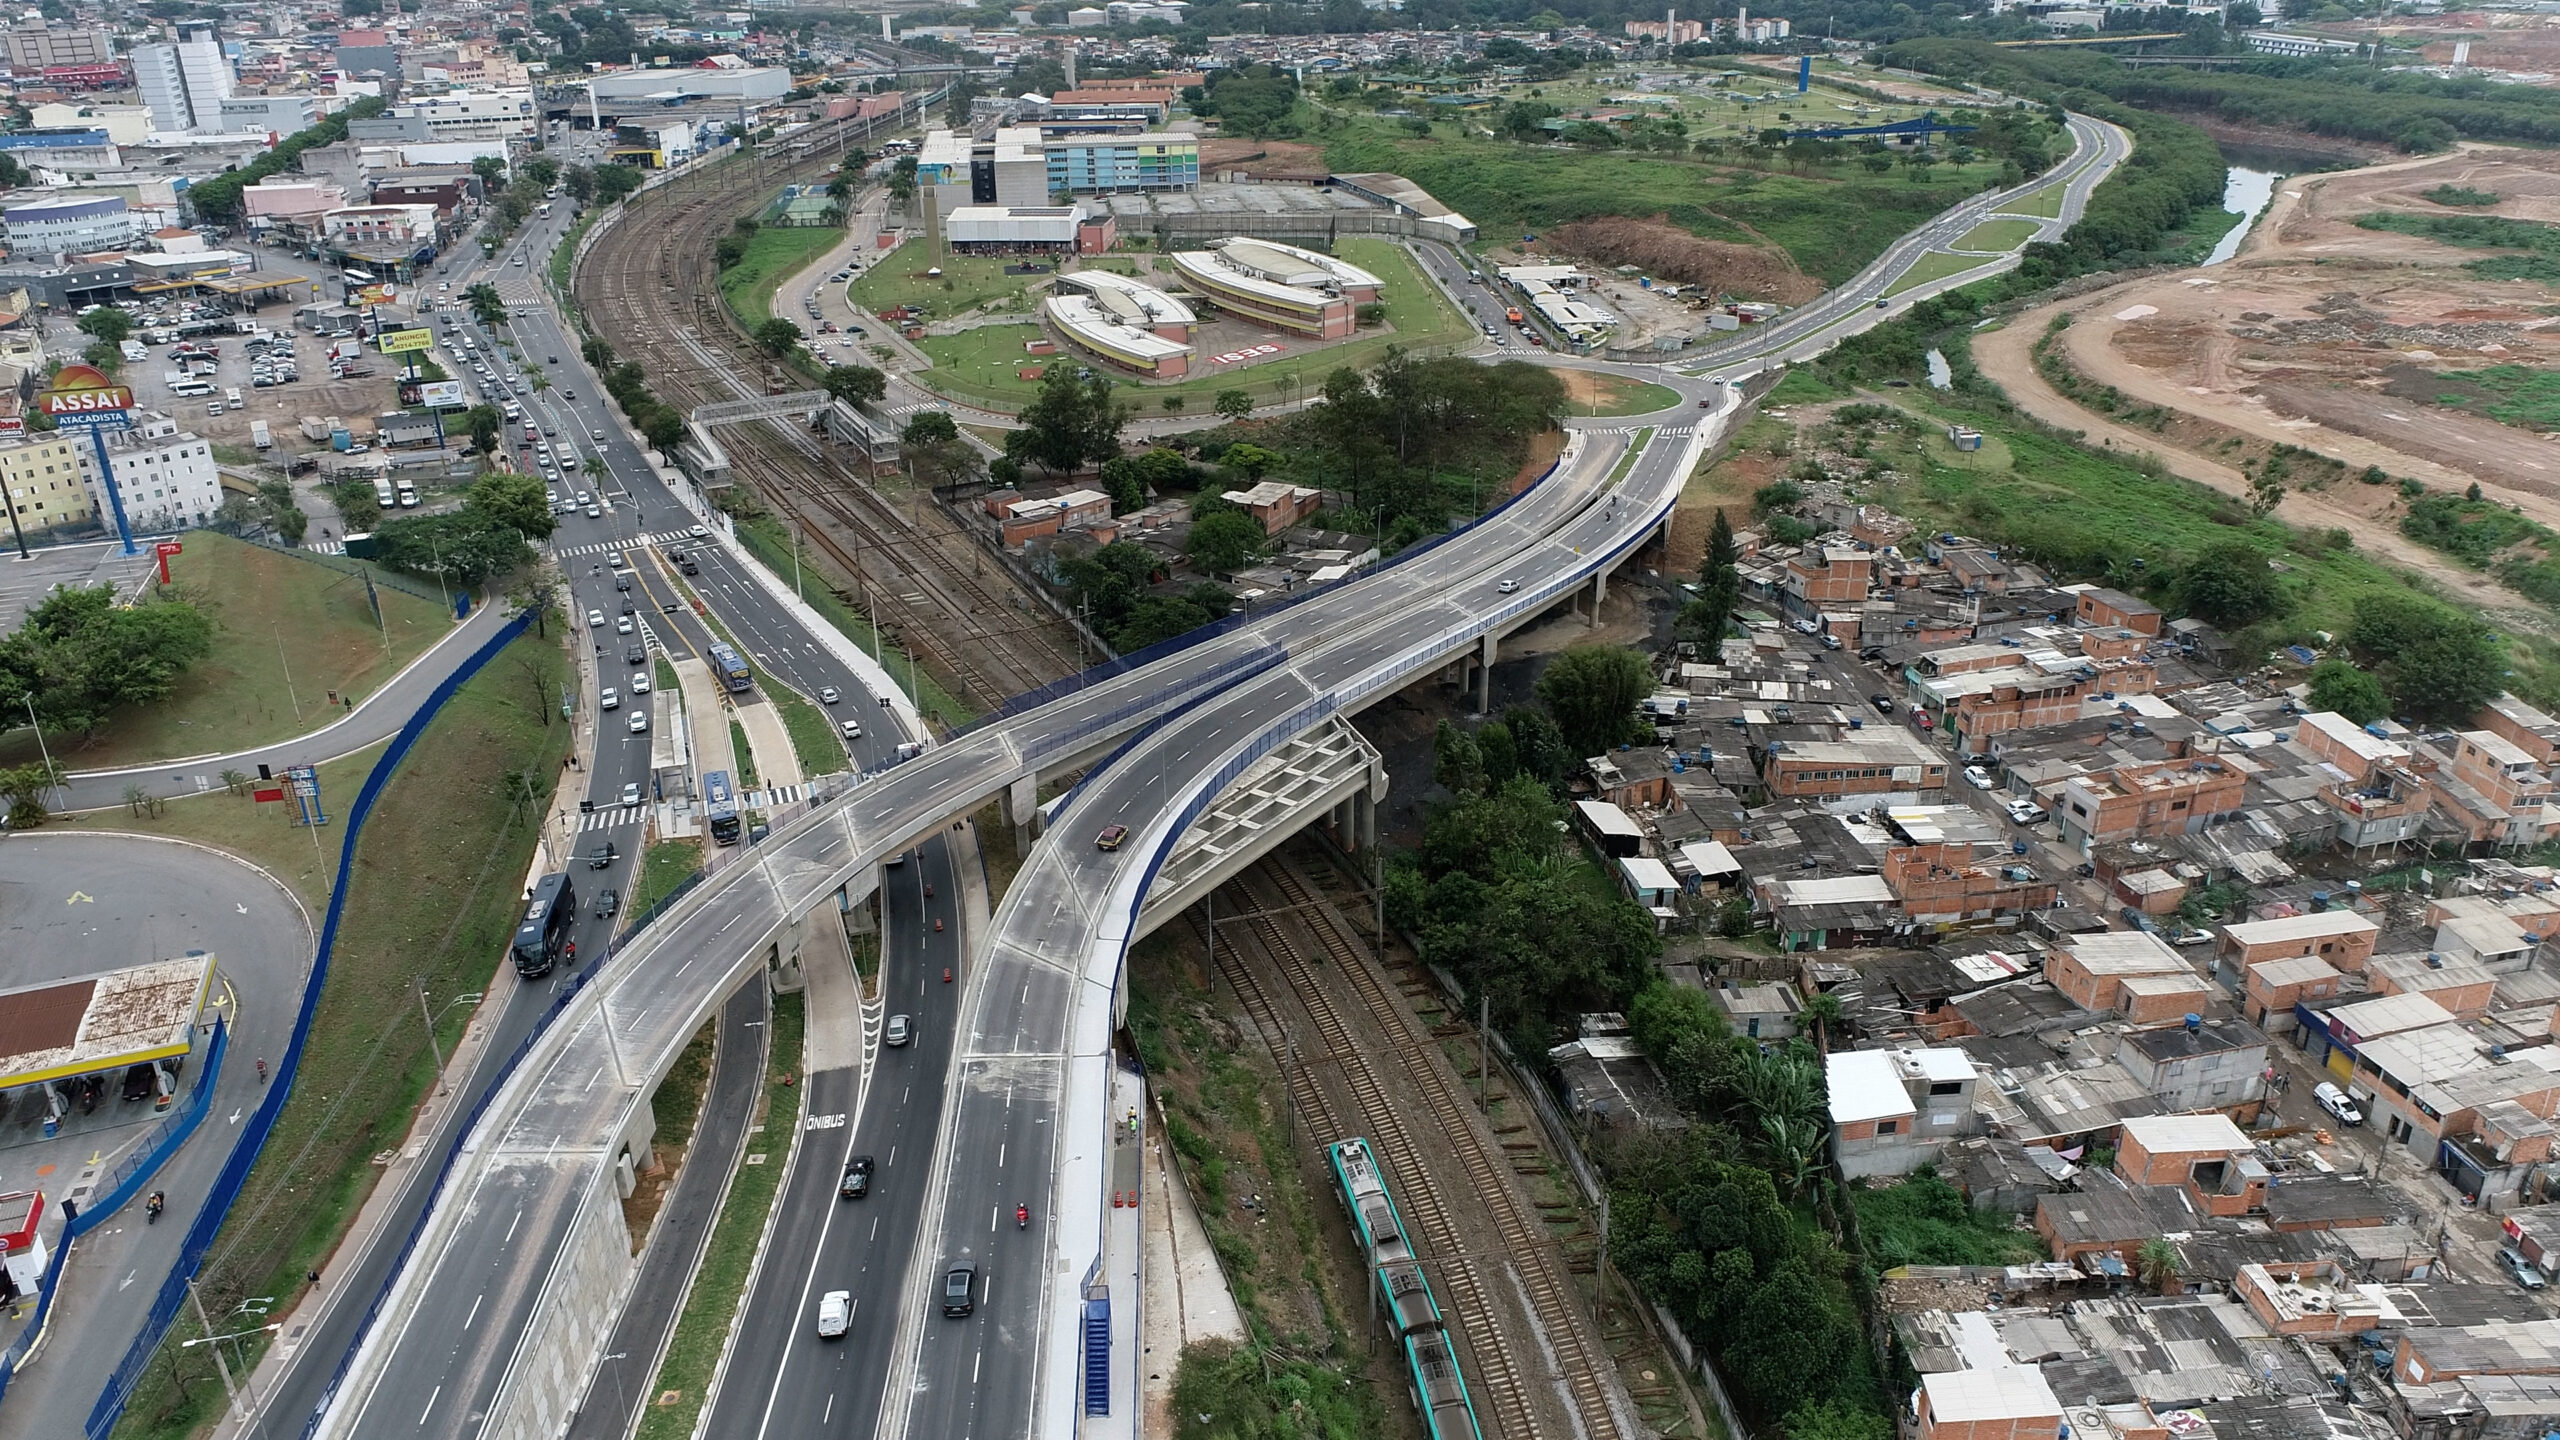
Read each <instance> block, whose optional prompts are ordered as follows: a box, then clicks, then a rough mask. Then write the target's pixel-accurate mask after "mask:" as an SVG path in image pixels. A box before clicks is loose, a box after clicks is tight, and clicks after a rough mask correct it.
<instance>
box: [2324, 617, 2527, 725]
mask: <svg viewBox="0 0 2560 1440" xmlns="http://www.w3.org/2000/svg"><path fill="white" fill-rule="evenodd" d="M2346 646H2347V650H2348V652H2349V653H2350V654H2352V655H2353V656H2354V657H2355V659H2356V661H2357V663H2358V664H2360V665H2362V666H2363V667H2364V669H2365V670H2366V671H2368V672H2370V673H2371V674H2372V675H2373V676H2374V677H2375V678H2377V679H2378V680H2380V681H2381V683H2382V689H2383V693H2384V694H2385V695H2387V696H2388V697H2389V698H2390V701H2391V705H2392V708H2393V709H2395V710H2397V711H2398V712H2400V713H2401V714H2403V715H2406V716H2408V717H2410V718H2411V719H2414V720H2419V721H2423V722H2427V723H2431V724H2442V723H2446V722H2450V721H2456V720H2465V719H2468V718H2470V717H2471V715H2472V714H2473V713H2475V712H2476V711H2478V710H2479V708H2480V707H2481V706H2483V705H2485V704H2487V703H2488V702H2489V701H2490V700H2492V699H2494V698H2496V697H2497V695H2498V693H2499V692H2500V691H2502V690H2504V689H2505V688H2506V685H2507V657H2506V651H2505V649H2504V647H2502V646H2501V645H2500V644H2499V642H2498V639H2497V637H2496V636H2495V635H2493V634H2491V633H2490V630H2489V627H2488V626H2487V625H2486V624H2484V623H2483V622H2482V621H2480V620H2479V619H2478V618H2477V617H2475V616H2472V615H2468V614H2465V613H2463V612H2462V611H2459V610H2456V609H2454V608H2452V607H2451V606H2449V605H2445V604H2443V603H2442V602H2440V601H2436V600H2430V599H2428V598H2427V597H2425V596H2423V595H2416V594H2411V593H2408V592H2405V591H2392V590H2381V591H2375V592H2374V593H2372V594H2369V595H2366V596H2365V597H2364V598H2362V599H2360V600H2358V601H2357V602H2356V608H2355V614H2354V618H2353V619H2352V620H2351V621H2349V623H2348V625H2347V633H2346Z"/></svg>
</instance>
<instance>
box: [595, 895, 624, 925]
mask: <svg viewBox="0 0 2560 1440" xmlns="http://www.w3.org/2000/svg"><path fill="white" fill-rule="evenodd" d="M621 908H622V892H621V891H619V890H599V891H597V892H596V918H597V919H599V920H610V919H612V918H613V913H614V912H615V911H617V910H620V909H621Z"/></svg>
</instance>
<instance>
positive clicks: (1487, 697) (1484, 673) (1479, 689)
mask: <svg viewBox="0 0 2560 1440" xmlns="http://www.w3.org/2000/svg"><path fill="white" fill-rule="evenodd" d="M1501 647H1502V641H1501V639H1500V638H1499V637H1497V636H1496V635H1495V634H1494V633H1493V632H1492V631H1490V630H1487V631H1486V632H1484V643H1483V645H1482V647H1481V649H1480V650H1479V651H1478V653H1477V656H1476V666H1477V671H1478V673H1477V675H1476V713H1477V714H1479V715H1489V714H1491V713H1493V660H1494V656H1495V655H1496V654H1497V653H1498V652H1499V651H1500V650H1501Z"/></svg>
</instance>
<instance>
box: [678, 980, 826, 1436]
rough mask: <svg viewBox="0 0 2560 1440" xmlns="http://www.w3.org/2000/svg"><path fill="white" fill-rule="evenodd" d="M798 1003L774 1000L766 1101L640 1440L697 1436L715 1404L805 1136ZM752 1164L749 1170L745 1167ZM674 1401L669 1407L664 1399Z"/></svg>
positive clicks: (784, 998)
mask: <svg viewBox="0 0 2560 1440" xmlns="http://www.w3.org/2000/svg"><path fill="white" fill-rule="evenodd" d="M802 1023H803V1010H802V1006H801V997H799V996H798V995H776V996H775V997H773V1023H772V1026H771V1027H770V1029H769V1031H768V1032H767V1033H769V1034H770V1035H771V1036H772V1042H771V1043H772V1048H771V1049H770V1050H769V1051H768V1052H767V1053H766V1056H765V1066H764V1095H763V1099H762V1102H761V1103H760V1104H759V1105H758V1106H757V1107H756V1114H755V1116H754V1118H753V1120H752V1121H751V1122H750V1123H753V1124H754V1125H756V1126H757V1127H758V1133H757V1134H755V1135H753V1136H750V1137H749V1139H748V1141H747V1148H746V1150H745V1152H744V1153H743V1154H741V1155H740V1156H739V1157H738V1158H739V1165H738V1169H737V1173H736V1175H735V1177H734V1178H732V1179H731V1180H730V1182H729V1198H728V1200H727V1201H726V1202H725V1203H723V1204H722V1205H721V1207H720V1218H719V1219H718V1220H717V1221H715V1222H713V1225H712V1230H711V1240H710V1243H709V1244H708V1245H707V1246H706V1247H705V1248H704V1250H703V1254H702V1268H701V1269H700V1270H699V1271H697V1272H695V1275H694V1281H693V1289H692V1291H691V1292H689V1293H688V1294H687V1295H686V1296H685V1297H684V1309H683V1310H682V1311H681V1312H680V1313H679V1314H678V1315H677V1317H676V1330H675V1334H674V1335H673V1336H672V1337H670V1338H669V1340H668V1342H667V1358H666V1360H665V1361H664V1363H662V1364H660V1365H659V1367H658V1374H657V1378H656V1379H655V1380H654V1381H652V1382H651V1383H650V1385H649V1388H648V1390H647V1391H646V1392H644V1393H646V1394H647V1395H649V1396H650V1397H651V1403H649V1404H646V1405H643V1406H642V1407H641V1408H640V1432H639V1433H640V1440H684V1437H687V1436H690V1435H692V1434H693V1429H694V1426H695V1424H696V1423H698V1422H699V1420H700V1419H701V1416H702V1407H703V1404H704V1402H705V1401H707V1400H708V1399H709V1398H710V1390H711V1375H712V1372H713V1371H714V1370H716V1369H718V1368H719V1365H720V1351H721V1348H722V1347H723V1346H724V1345H725V1344H726V1343H727V1341H728V1338H729V1325H730V1322H731V1320H732V1319H733V1318H734V1317H735V1316H736V1314H737V1312H738V1306H739V1304H740V1303H741V1302H742V1301H743V1300H744V1299H745V1296H746V1289H747V1274H748V1272H749V1271H750V1270H752V1269H753V1268H754V1267H755V1258H756V1247H757V1245H758V1243H759V1242H761V1241H762V1239H763V1237H764V1227H765V1220H766V1218H767V1217H768V1216H770V1215H771V1214H772V1213H773V1197H774V1193H775V1192H776V1191H778V1190H780V1189H781V1188H782V1176H783V1173H784V1172H785V1171H787V1170H789V1169H790V1168H791V1149H792V1146H793V1144H794V1143H795V1142H796V1141H797V1140H798V1138H799V1133H800V1125H799V1116H800V1093H801V1092H800V1090H799V1089H798V1087H797V1085H796V1084H795V1083H793V1082H796V1081H797V1080H798V1079H799V1076H800V1037H801V1026H802ZM750 1160H752V1161H754V1162H756V1163H754V1164H748V1163H746V1162H748V1161H750ZM668 1396H673V1397H674V1398H672V1399H668V1398H666V1397H668Z"/></svg>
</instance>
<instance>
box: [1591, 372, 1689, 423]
mask: <svg viewBox="0 0 2560 1440" xmlns="http://www.w3.org/2000/svg"><path fill="white" fill-rule="evenodd" d="M1566 373H1567V374H1568V375H1569V376H1570V377H1571V378H1569V379H1568V380H1567V381H1566V383H1565V393H1566V394H1567V395H1568V396H1569V397H1570V399H1569V403H1568V408H1569V409H1571V410H1572V412H1573V413H1574V414H1576V415H1649V414H1652V413H1653V412H1654V411H1656V410H1660V409H1664V408H1665V407H1668V406H1672V405H1677V404H1679V403H1680V394H1679V392H1678V391H1676V390H1672V389H1669V388H1667V387H1665V386H1661V385H1656V384H1654V383H1653V382H1652V381H1650V380H1636V379H1631V378H1629V377H1627V376H1624V375H1609V374H1603V373H1600V372H1597V371H1588V370H1584V371H1569V372H1566Z"/></svg>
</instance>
